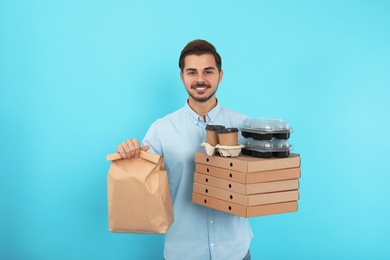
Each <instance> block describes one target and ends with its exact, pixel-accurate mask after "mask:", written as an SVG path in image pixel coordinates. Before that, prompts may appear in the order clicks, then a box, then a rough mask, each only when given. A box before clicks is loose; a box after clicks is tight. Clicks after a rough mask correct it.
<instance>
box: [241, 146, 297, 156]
mask: <svg viewBox="0 0 390 260" xmlns="http://www.w3.org/2000/svg"><path fill="white" fill-rule="evenodd" d="M241 153H242V154H244V155H248V156H252V157H257V158H271V157H278V158H285V157H289V156H290V151H287V152H260V151H254V150H249V149H245V148H242V150H241Z"/></svg>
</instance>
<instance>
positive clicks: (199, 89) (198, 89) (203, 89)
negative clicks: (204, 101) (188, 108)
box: [192, 86, 208, 91]
mask: <svg viewBox="0 0 390 260" xmlns="http://www.w3.org/2000/svg"><path fill="white" fill-rule="evenodd" d="M192 89H195V90H197V91H205V90H206V89H208V87H207V86H202V87H193V88H192Z"/></svg>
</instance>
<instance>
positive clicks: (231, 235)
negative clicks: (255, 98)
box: [143, 103, 253, 260]
mask: <svg viewBox="0 0 390 260" xmlns="http://www.w3.org/2000/svg"><path fill="white" fill-rule="evenodd" d="M245 118H246V116H244V115H242V114H239V113H237V112H234V111H232V110H229V109H226V108H223V107H221V106H220V105H219V104H218V105H217V106H216V107H215V108H213V109H212V110H211V111H210V112H209V113H208V114H207V115H206V122H205V121H204V120H203V118H202V117H201V116H199V115H198V114H196V113H195V112H194V111H193V110H192V109H191V108H190V107H189V105H188V104H187V103H186V105H185V106H184V107H183V108H181V109H179V110H177V111H176V112H174V113H172V114H169V115H167V116H165V117H164V118H161V119H158V120H157V121H156V122H154V123H153V124H152V125H151V126H150V128H149V130H148V132H147V133H146V136H145V138H144V140H143V143H144V145H146V144H147V145H149V146H150V150H149V151H150V152H152V153H157V154H159V155H162V156H164V163H165V168H166V170H167V172H168V178H169V185H170V191H171V198H172V203H173V210H174V223H173V224H172V226H171V227H170V229H169V230H168V232H167V234H166V235H165V245H164V257H165V259H166V260H174V259H180V260H182V259H189V260H207V259H223V260H228V259H232V260H241V259H243V258H244V257H245V255H246V254H247V252H248V250H249V245H250V241H251V239H252V238H253V234H252V230H251V227H250V225H249V222H248V219H246V218H242V217H239V216H235V215H232V214H229V213H225V212H222V211H218V210H214V209H211V208H207V207H204V206H201V205H197V204H194V203H193V202H192V186H193V181H194V172H195V162H194V155H195V152H205V150H204V147H201V143H202V142H203V141H205V140H206V130H205V127H206V124H217V125H224V126H226V127H238V126H239V125H240V124H241V123H242V121H243V120H244V119H245ZM240 139H241V137H240Z"/></svg>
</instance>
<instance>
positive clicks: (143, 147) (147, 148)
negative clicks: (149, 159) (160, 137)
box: [141, 145, 150, 152]
mask: <svg viewBox="0 0 390 260" xmlns="http://www.w3.org/2000/svg"><path fill="white" fill-rule="evenodd" d="M149 149H150V146H149V145H144V146H142V147H141V151H144V152H146V151H147V150H149Z"/></svg>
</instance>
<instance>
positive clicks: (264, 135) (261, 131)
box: [240, 118, 293, 140]
mask: <svg viewBox="0 0 390 260" xmlns="http://www.w3.org/2000/svg"><path fill="white" fill-rule="evenodd" d="M240 130H241V134H242V136H243V137H245V138H253V139H255V140H271V139H272V138H277V139H288V138H290V133H291V132H292V131H293V130H292V128H291V127H290V125H289V124H288V123H287V122H286V121H284V120H282V119H271V118H248V119H246V120H244V122H243V123H242V125H241V126H240Z"/></svg>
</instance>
